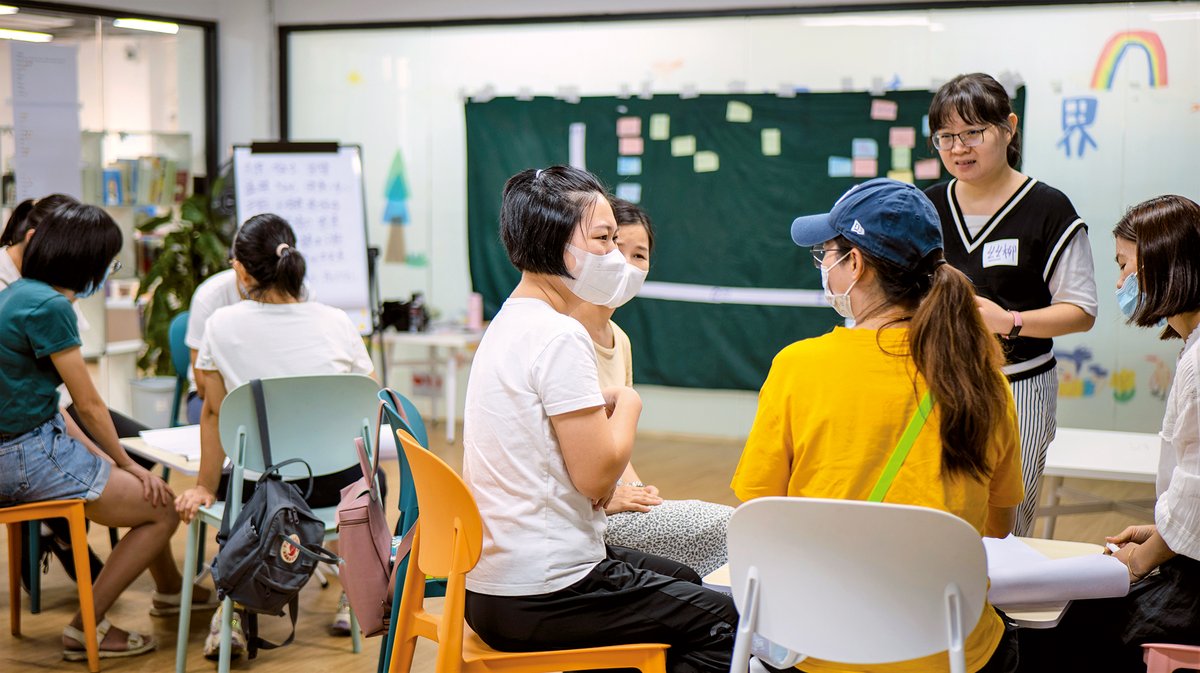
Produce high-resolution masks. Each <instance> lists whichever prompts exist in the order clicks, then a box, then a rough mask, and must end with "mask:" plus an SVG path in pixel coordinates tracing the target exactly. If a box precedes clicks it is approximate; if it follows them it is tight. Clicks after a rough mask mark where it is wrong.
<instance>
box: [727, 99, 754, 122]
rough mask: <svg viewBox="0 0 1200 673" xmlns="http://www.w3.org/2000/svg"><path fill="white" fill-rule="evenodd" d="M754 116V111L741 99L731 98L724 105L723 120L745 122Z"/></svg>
mask: <svg viewBox="0 0 1200 673" xmlns="http://www.w3.org/2000/svg"><path fill="white" fill-rule="evenodd" d="M753 118H754V111H753V110H751V109H750V106H749V105H746V104H745V103H743V102H741V101H736V100H731V101H729V104H728V105H726V106H725V121H727V122H735V123H738V124H745V123H747V122H749V121H750V120H751V119H753Z"/></svg>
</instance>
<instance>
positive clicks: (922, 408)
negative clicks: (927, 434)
mask: <svg viewBox="0 0 1200 673" xmlns="http://www.w3.org/2000/svg"><path fill="white" fill-rule="evenodd" d="M932 410H933V394H932V393H930V392H929V391H928V390H927V391H925V396H924V397H922V398H921V403H920V404H918V405H917V410H916V411H915V412H913V416H912V418H911V419H909V421H908V427H906V428H904V434H903V435H900V441H899V443H897V444H896V448H894V449H892V455H891V457H889V458H888V462H887V465H884V466H883V474H880V475H879V481H877V482H875V488H873V489H871V495H869V496H867V500H868V501H870V502H883V496H885V495H887V492H888V489H890V488H891V487H892V482H893V481H895V480H896V474H897V473H899V472H900V467H901V466H902V465H904V459H905V458H907V457H908V452H909V451H910V450H911V449H912V447H913V444H915V443H916V441H917V436H918V435H920V434H921V428H924V427H925V421H926V419H928V418H929V412H930V411H932Z"/></svg>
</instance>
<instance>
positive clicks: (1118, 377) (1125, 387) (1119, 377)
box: [1112, 369, 1137, 404]
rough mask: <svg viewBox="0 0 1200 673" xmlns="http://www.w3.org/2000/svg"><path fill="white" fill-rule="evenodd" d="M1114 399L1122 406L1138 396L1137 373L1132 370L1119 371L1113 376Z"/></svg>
mask: <svg viewBox="0 0 1200 673" xmlns="http://www.w3.org/2000/svg"><path fill="white" fill-rule="evenodd" d="M1112 387H1113V399H1114V400H1116V401H1118V402H1121V403H1122V404H1123V403H1125V402H1128V401H1130V400H1132V399H1133V397H1134V395H1136V394H1137V372H1135V371H1133V370H1132V369H1118V370H1117V371H1115V372H1113V375H1112Z"/></svg>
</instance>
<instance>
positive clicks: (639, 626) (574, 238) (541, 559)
mask: <svg viewBox="0 0 1200 673" xmlns="http://www.w3.org/2000/svg"><path fill="white" fill-rule="evenodd" d="M503 199H504V202H503V205H502V208H501V212H500V238H501V240H502V241H503V243H504V247H505V249H506V251H507V252H508V257H509V260H510V261H511V262H512V263H513V266H515V267H516V268H517V269H518V270H520V271H521V281H520V283H518V285H517V287H516V289H514V290H513V293H512V294H511V295H510V296H509V298H508V299H507V301H505V302H504V305H503V306H502V307H501V309H500V311H499V312H498V313H497V314H496V316H495V318H493V320H492V323H491V325H490V326H489V327H488V331H487V334H485V335H484V337H483V341H482V342H480V344H479V350H478V351H477V353H476V355H475V360H474V363H473V364H472V366H471V378H470V382H469V383H468V384H467V399H466V410H465V413H464V414H463V421H464V423H463V478H464V480H465V481H466V483H467V486H468V487H469V488H470V489H471V493H472V495H474V497H475V501H476V502H477V503H478V505H479V513H480V516H481V518H482V520H483V548H482V550H481V554H480V558H479V563H478V564H477V565H476V566H475V568H474V569H473V570H472V571H471V572H470V573H469V574H468V575H467V597H466V619H467V623H468V624H470V625H471V628H473V629H474V630H475V632H476V633H478V634H479V636H480V637H481V638H482V639H483V640H484V642H486V643H488V644H489V645H491V646H492V647H494V648H496V649H499V650H507V651H529V650H549V649H571V648H578V647H592V646H602V645H618V644H624V643H639V642H663V643H670V644H671V648H670V650H668V652H667V665H668V668H670V669H671V670H672V671H676V672H679V673H683V672H684V671H688V672H696V673H722V672H723V671H727V670H728V669H729V664H730V657H731V655H732V651H733V634H734V628H735V625H736V623H737V613H736V611H735V610H734V607H733V600H732V599H731V598H730V597H729V596H726V595H724V594H720V593H717V592H714V591H709V590H707V589H705V588H703V587H701V586H700V578H699V576H697V575H696V573H695V572H693V571H692V570H691V569H690V568H687V567H686V566H684V565H682V564H679V563H675V562H673V561H669V560H667V559H664V558H659V557H656V556H652V555H649V554H645V553H641V552H637V551H634V550H632V549H624V548H619V547H606V546H605V544H604V516H605V515H604V511H603V510H604V506H605V505H606V504H607V503H608V502H609V500H610V499H611V498H612V496H613V491H614V489H615V487H616V484H617V479H618V478H620V476H621V473H622V471H623V470H624V469H625V467H626V466H627V465H628V464H629V454H630V450H631V449H632V447H633V438H634V434H635V432H636V431H637V421H638V417H639V416H640V414H641V409H642V407H641V400H640V398H639V397H638V395H637V393H635V392H634V391H633V389H632V388H629V387H625V386H621V387H613V388H607V389H604V390H601V388H600V383H599V379H598V376H597V368H596V356H595V354H594V352H593V348H592V340H591V338H589V336H588V331H587V330H586V329H585V328H584V327H583V325H581V324H580V323H579V322H578V321H576V320H575V319H573V318H572V317H571V316H570V314H571V312H572V311H574V310H575V309H577V308H578V307H579V306H580V305H581V304H582V303H584V302H588V303H593V304H607V303H610V302H612V301H613V299H614V298H615V297H617V296H618V295H620V294H622V292H623V290H622V288H623V287H624V286H625V284H626V283H628V282H629V276H628V271H627V270H626V267H627V266H628V265H627V264H626V262H625V257H624V256H623V255H622V254H621V252H620V250H618V249H617V246H616V242H615V241H616V233H617V224H616V221H615V218H614V216H613V212H612V207H611V206H610V205H609V202H608V197H607V194H606V193H605V190H604V187H603V186H601V185H600V183H599V182H598V181H597V180H596V178H595V177H593V176H592V175H591V174H589V173H587V172H586V171H582V170H579V169H575V168H569V167H566V166H554V167H551V168H548V169H545V170H527V171H523V172H521V173H518V174H517V175H515V176H513V177H512V178H510V179H509V181H508V183H507V184H506V185H505V187H504V196H503Z"/></svg>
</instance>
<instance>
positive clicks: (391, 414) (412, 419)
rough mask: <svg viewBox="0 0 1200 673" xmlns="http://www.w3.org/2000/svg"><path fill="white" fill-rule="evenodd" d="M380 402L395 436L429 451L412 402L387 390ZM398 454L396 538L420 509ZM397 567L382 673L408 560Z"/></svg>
mask: <svg viewBox="0 0 1200 673" xmlns="http://www.w3.org/2000/svg"><path fill="white" fill-rule="evenodd" d="M379 401H380V403H381V404H382V406H383V413H384V416H385V418H386V419H387V423H388V425H390V426H391V428H392V431H393V432H395V431H396V430H404V431H405V432H407V433H408V434H410V435H412V437H413V439H415V440H417V443H419V444H420V445H421V446H423V447H425V448H426V449H428V448H429V433H428V432H426V431H425V421H424V420H423V419H422V418H421V412H419V411H417V407H416V406H415V405H414V404H413V403H412V400H410V399H408V398H407V397H405V396H403V395H401V394H400V393H398V392H396V391H394V390H392V389H391V388H384V389H383V390H380V391H379ZM396 453H397V456H396V459H397V461H398V462H399V463H400V497H399V499H398V500H399V502H398V503H397V504H398V506H399V509H400V522H399V523H398V524H397V526H396V534H397V535H406V534H407V533H408V531H409V530H410V529H412V527H413V525H414V524H415V523H417V517H418V516H419V515H420V507H419V506H418V504H417V487H416V485H415V484H414V483H413V476H412V470H411V469H410V468H409V466H408V461H407V460H405V458H404V450H403V449H400V448H399V442H397V451H396ZM396 563H398V564H400V567H399V568H397V569H396V588H395V590H394V591H393V592H392V614H391V620H390V621H389V622H388V630H387V633H386V634H384V636H383V642H382V643H381V644H380V650H379V673H385V672H386V671H387V670H388V665H389V658H390V657H391V652H392V640H394V639H395V637H396V617H397V615H398V614H399V612H400V598H401V596H402V595H403V593H404V577H405V574H406V573H407V572H408V557H404V558H403V559H396ZM425 595H426V596H427V597H436V596H445V595H446V581H445V580H442V579H433V578H430V579H426V580H425Z"/></svg>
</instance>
